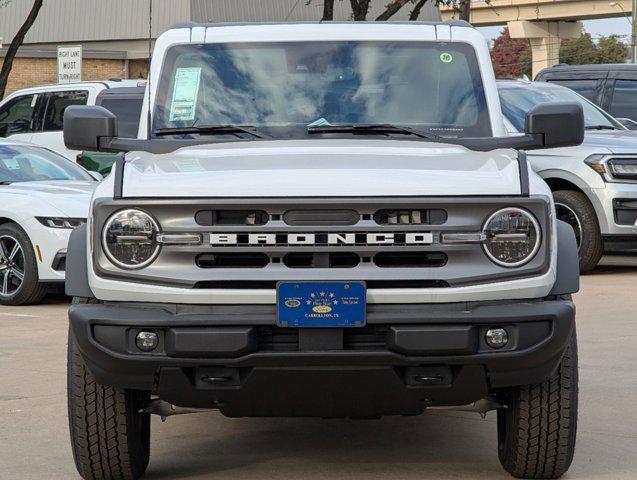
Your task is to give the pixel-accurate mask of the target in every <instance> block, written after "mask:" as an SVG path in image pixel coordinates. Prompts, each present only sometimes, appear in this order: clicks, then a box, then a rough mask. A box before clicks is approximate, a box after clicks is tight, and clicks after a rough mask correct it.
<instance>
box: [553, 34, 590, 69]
mask: <svg viewBox="0 0 637 480" xmlns="http://www.w3.org/2000/svg"><path fill="white" fill-rule="evenodd" d="M597 57H598V55H597V45H595V43H594V42H593V39H592V38H591V36H590V34H588V33H584V34H582V36H581V37H579V38H572V39H567V40H564V41H562V45H561V46H560V63H568V64H569V65H589V64H591V63H599V62H597Z"/></svg>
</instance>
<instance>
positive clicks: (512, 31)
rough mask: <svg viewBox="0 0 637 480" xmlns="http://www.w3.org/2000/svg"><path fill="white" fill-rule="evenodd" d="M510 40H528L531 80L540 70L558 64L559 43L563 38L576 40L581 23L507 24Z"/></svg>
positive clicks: (518, 22) (520, 22) (530, 22)
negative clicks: (531, 64)
mask: <svg viewBox="0 0 637 480" xmlns="http://www.w3.org/2000/svg"><path fill="white" fill-rule="evenodd" d="M508 27H509V35H511V38H528V39H529V41H530V42H531V59H532V62H533V78H535V76H536V75H537V74H538V73H539V71H540V70H542V69H543V68H547V67H552V66H553V65H557V64H558V63H559V62H560V43H561V42H562V40H563V39H565V38H578V37H579V36H580V35H581V34H582V22H532V21H528V20H523V21H517V22H509V23H508Z"/></svg>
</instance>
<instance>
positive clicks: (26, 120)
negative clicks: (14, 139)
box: [0, 95, 38, 137]
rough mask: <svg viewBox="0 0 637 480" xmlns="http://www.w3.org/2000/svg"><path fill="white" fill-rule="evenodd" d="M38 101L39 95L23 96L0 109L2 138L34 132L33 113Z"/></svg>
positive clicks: (0, 134) (0, 133)
mask: <svg viewBox="0 0 637 480" xmlns="http://www.w3.org/2000/svg"><path fill="white" fill-rule="evenodd" d="M37 100H38V96H37V95H23V96H21V97H16V98H14V99H13V100H11V101H9V102H8V103H7V104H6V105H4V106H3V107H2V108H0V136H1V137H7V136H9V135H13V134H14V133H29V132H32V131H33V111H34V109H35V104H36V102H37Z"/></svg>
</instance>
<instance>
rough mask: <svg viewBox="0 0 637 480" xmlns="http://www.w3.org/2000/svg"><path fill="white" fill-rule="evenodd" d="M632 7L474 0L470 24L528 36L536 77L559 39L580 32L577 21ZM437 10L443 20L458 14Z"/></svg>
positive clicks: (623, 1)
mask: <svg viewBox="0 0 637 480" xmlns="http://www.w3.org/2000/svg"><path fill="white" fill-rule="evenodd" d="M611 4H612V5H611ZM632 9H633V2H632V0H492V1H491V2H489V3H487V2H484V1H481V2H475V1H474V2H472V3H471V23H472V24H473V25H475V26H476V27H485V26H494V25H508V27H509V31H510V33H511V37H513V38H528V39H529V40H530V42H531V53H532V55H533V75H534V76H535V74H536V73H537V72H539V71H540V70H541V69H542V68H545V67H549V66H553V65H555V64H557V63H558V62H559V46H560V42H561V41H562V39H564V38H574V37H578V36H579V35H580V34H581V29H582V25H581V22H580V20H592V19H598V18H612V17H630V15H631V13H632ZM440 10H441V13H442V18H443V20H448V19H450V18H456V17H457V12H456V11H454V8H453V6H442V5H441V7H440Z"/></svg>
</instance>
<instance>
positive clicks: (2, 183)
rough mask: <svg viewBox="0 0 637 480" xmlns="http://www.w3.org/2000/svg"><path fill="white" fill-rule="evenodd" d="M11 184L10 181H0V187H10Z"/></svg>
mask: <svg viewBox="0 0 637 480" xmlns="http://www.w3.org/2000/svg"><path fill="white" fill-rule="evenodd" d="M12 183H13V182H12V181H10V180H2V181H0V185H11V184H12Z"/></svg>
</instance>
